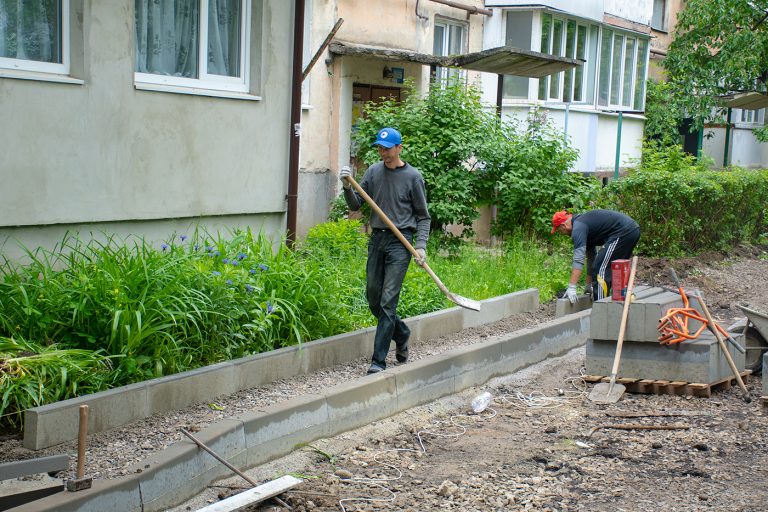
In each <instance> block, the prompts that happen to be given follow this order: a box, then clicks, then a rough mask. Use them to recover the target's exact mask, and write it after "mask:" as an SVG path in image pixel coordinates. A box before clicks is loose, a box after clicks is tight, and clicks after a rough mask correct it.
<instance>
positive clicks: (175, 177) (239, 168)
mask: <svg viewBox="0 0 768 512" xmlns="http://www.w3.org/2000/svg"><path fill="white" fill-rule="evenodd" d="M292 4H293V3H292V2H286V1H284V0H264V1H263V2H262V1H254V14H253V19H254V23H255V24H257V27H258V30H256V31H254V34H255V37H252V41H251V43H252V51H253V53H252V62H254V63H255V64H254V65H253V66H252V68H251V71H252V73H253V74H252V76H251V83H252V84H253V86H252V91H251V92H252V94H258V95H259V96H260V97H261V99H258V100H241V99H231V98H221V97H208V96H198V95H190V94H174V93H168V92H154V91H145V90H137V89H135V88H134V73H133V71H134V59H135V57H134V27H133V21H132V20H133V5H134V2H133V1H132V0H119V1H110V2H97V1H93V0H73V10H74V11H75V17H74V20H73V26H74V27H75V31H76V32H79V35H78V34H76V35H75V37H74V39H75V40H76V41H77V40H78V37H79V38H81V42H82V48H80V49H78V48H77V46H78V45H77V44H76V45H75V47H74V48H73V51H74V52H75V53H76V54H75V55H73V63H75V66H73V73H78V74H79V75H81V76H77V78H81V79H82V80H83V81H84V83H83V84H71V83H54V82H48V81H39V80H29V79H13V78H0V104H1V105H2V111H3V115H2V116H0V132H2V133H3V136H2V137H0V176H2V181H3V186H2V187H0V244H2V243H3V242H4V241H5V239H6V238H7V237H13V238H19V239H21V240H22V241H24V240H29V241H33V242H32V243H40V244H44V243H46V241H47V242H51V241H56V240H57V239H59V237H60V235H61V234H62V233H63V232H64V231H65V230H67V229H71V228H75V227H79V228H82V229H84V230H87V229H89V228H90V227H94V226H95V227H96V228H97V229H100V228H106V229H110V230H115V231H125V229H124V228H125V226H131V228H130V229H131V231H132V232H133V233H134V234H139V235H141V234H148V235H152V236H155V235H159V234H160V233H163V232H167V231H169V230H172V229H175V228H178V227H179V224H178V223H179V222H182V223H183V224H184V225H188V224H189V223H190V222H198V221H202V222H203V223H204V222H205V221H206V219H213V223H214V224H216V225H221V226H226V225H229V223H228V222H227V221H226V219H227V217H228V216H232V217H231V218H232V221H233V223H234V224H246V225H250V226H253V227H254V228H255V229H259V228H260V227H262V226H264V227H266V229H267V230H270V231H273V232H277V233H281V232H282V230H283V229H284V226H285V222H284V211H285V208H286V205H285V194H286V191H287V169H288V138H289V114H290V80H291V68H290V66H291V64H290V63H291V44H290V43H291V37H292V34H291V32H292V31H291V26H292V16H293V14H292ZM259 34H260V36H259ZM78 62H79V64H77V63H78ZM78 67H79V68H80V70H79V71H76V70H77V68H78ZM190 219H191V221H190ZM121 225H122V227H120V226H121ZM9 245H12V244H8V243H6V244H5V247H6V248H7V247H8V246H9ZM5 250H6V249H3V251H4V253H5Z"/></svg>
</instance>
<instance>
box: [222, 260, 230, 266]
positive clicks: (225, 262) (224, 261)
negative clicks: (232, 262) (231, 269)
mask: <svg viewBox="0 0 768 512" xmlns="http://www.w3.org/2000/svg"><path fill="white" fill-rule="evenodd" d="M221 262H222V263H223V264H225V265H226V264H227V263H229V258H224V259H223V260H221Z"/></svg>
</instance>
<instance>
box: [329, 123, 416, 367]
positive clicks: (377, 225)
mask: <svg viewBox="0 0 768 512" xmlns="http://www.w3.org/2000/svg"><path fill="white" fill-rule="evenodd" d="M373 144H374V146H377V149H378V150H379V156H380V157H381V161H380V162H377V163H375V164H373V165H372V166H370V167H369V168H368V170H367V171H365V176H363V179H362V180H361V181H360V186H361V187H362V189H363V190H365V192H366V193H367V194H368V195H369V196H371V198H372V199H373V201H374V202H375V203H376V204H377V205H378V206H379V207H380V208H381V210H382V211H383V212H384V214H385V215H386V216H387V217H389V219H390V220H391V221H392V222H393V223H394V225H395V226H396V227H397V229H399V230H400V232H401V233H402V234H403V236H404V237H405V238H406V239H407V240H408V241H409V242H410V243H411V244H412V245H413V246H414V248H415V249H416V251H417V252H418V253H419V255H420V258H419V259H418V260H417V263H419V264H420V265H421V264H423V263H424V262H425V261H426V259H427V239H428V238H429V223H430V217H429V212H428V211H427V192H426V187H425V186H424V178H423V177H422V176H421V173H420V172H419V171H418V170H417V169H415V168H414V167H412V166H410V165H409V164H407V163H405V162H403V161H402V160H401V159H400V153H401V152H402V151H403V144H402V137H401V135H400V132H398V131H397V130H395V129H394V128H382V129H381V130H379V133H378V134H377V136H376V142H374V143H373ZM347 176H350V177H351V176H352V174H351V171H350V170H349V168H348V167H344V168H342V169H341V171H340V172H339V178H340V179H341V182H342V184H343V186H344V199H345V200H346V201H347V206H349V209H350V210H353V211H356V210H359V209H360V206H361V205H362V204H363V199H362V198H361V197H360V195H359V194H358V193H357V192H355V191H354V190H353V189H352V188H351V185H350V184H349V183H348V182H347V180H346V179H345V178H346V177H347ZM370 224H371V228H372V229H373V232H372V233H371V238H370V240H369V242H368V262H367V265H366V296H367V298H368V307H369V308H370V309H371V313H373V316H375V317H376V319H377V320H378V324H377V326H376V337H375V338H374V342H373V356H372V357H371V366H370V368H368V373H369V374H372V373H378V372H380V371H382V370H384V369H385V368H386V367H387V363H386V358H387V353H388V352H389V347H390V343H391V342H392V341H394V342H395V347H396V351H395V357H396V359H397V361H398V362H400V363H404V362H406V361H407V360H408V338H409V337H410V335H411V330H410V329H409V328H408V326H407V325H405V322H403V320H402V319H401V318H400V317H399V316H397V302H398V300H399V299H400V289H401V288H402V286H403V280H404V279H405V273H406V271H407V270H408V265H409V264H410V261H411V253H410V252H409V251H408V249H407V248H406V247H405V246H404V245H403V244H402V242H400V240H398V239H397V237H396V236H395V234H394V233H393V232H392V231H391V230H390V229H389V228H388V227H387V225H386V224H385V223H384V221H383V220H382V219H380V218H379V216H378V215H376V213H372V214H371V221H370ZM414 238H415V240H416V241H415V243H414Z"/></svg>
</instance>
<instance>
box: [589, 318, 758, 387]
mask: <svg viewBox="0 0 768 512" xmlns="http://www.w3.org/2000/svg"><path fill="white" fill-rule="evenodd" d="M734 338H735V340H736V342H737V343H739V344H741V345H743V338H742V336H741V335H737V336H734ZM726 345H727V346H728V351H729V352H730V354H731V357H732V358H733V362H734V363H735V364H736V368H738V370H739V371H743V370H744V354H742V353H741V352H739V351H737V350H736V349H735V348H733V346H731V345H730V344H729V343H726ZM615 355H616V341H614V340H593V339H588V340H587V361H586V371H587V373H588V374H590V375H610V374H611V369H612V367H613V359H614V356H615ZM618 376H619V377H622V378H629V379H648V380H668V381H682V382H696V383H702V384H712V383H714V382H718V381H720V380H723V379H726V378H728V377H732V376H733V372H732V371H731V367H730V365H729V364H728V361H727V360H726V358H725V356H724V355H723V353H722V351H721V350H720V346H719V344H718V342H717V340H716V339H715V337H714V335H713V334H712V333H711V332H709V331H706V332H705V333H702V334H701V336H700V337H699V338H698V339H697V340H695V341H688V342H685V343H677V344H675V345H661V344H659V343H648V342H642V341H625V342H624V344H623V347H622V349H621V361H620V365H619V372H618Z"/></svg>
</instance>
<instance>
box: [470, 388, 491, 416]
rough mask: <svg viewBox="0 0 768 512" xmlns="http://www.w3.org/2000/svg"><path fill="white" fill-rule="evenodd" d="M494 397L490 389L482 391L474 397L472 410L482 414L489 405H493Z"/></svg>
mask: <svg viewBox="0 0 768 512" xmlns="http://www.w3.org/2000/svg"><path fill="white" fill-rule="evenodd" d="M492 398H493V397H492V396H491V394H490V393H489V392H488V391H485V392H483V393H480V394H479V395H477V396H476V397H475V398H473V399H472V403H471V404H470V405H471V406H472V411H474V413H475V414H480V413H481V412H483V411H484V410H485V409H486V408H487V407H488V406H489V405H491V399H492Z"/></svg>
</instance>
